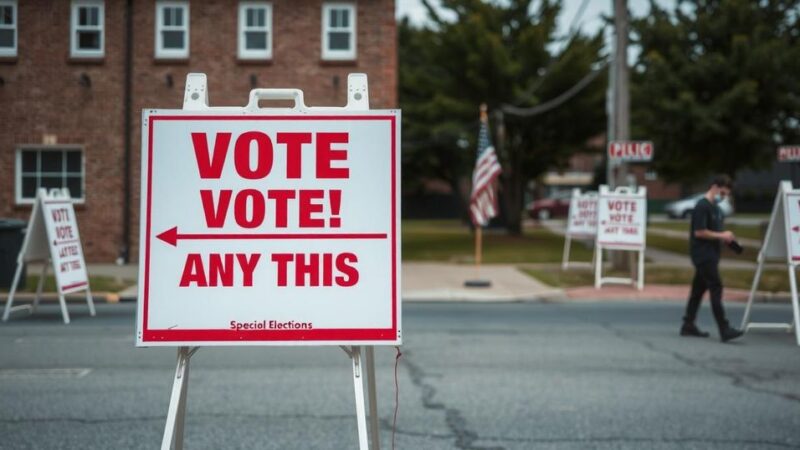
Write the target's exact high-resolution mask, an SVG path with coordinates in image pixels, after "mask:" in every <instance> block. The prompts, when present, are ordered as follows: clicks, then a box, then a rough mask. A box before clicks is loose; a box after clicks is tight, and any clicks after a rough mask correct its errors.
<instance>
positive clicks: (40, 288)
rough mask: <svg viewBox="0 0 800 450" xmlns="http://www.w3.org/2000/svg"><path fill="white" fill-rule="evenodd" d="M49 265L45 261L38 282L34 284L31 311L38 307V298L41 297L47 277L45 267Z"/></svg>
mask: <svg viewBox="0 0 800 450" xmlns="http://www.w3.org/2000/svg"><path fill="white" fill-rule="evenodd" d="M48 267H50V262H49V261H48V262H46V263H45V264H44V265H43V266H42V275H41V276H40V277H39V283H38V284H37V285H36V297H34V298H33V306H32V307H31V313H33V312H35V311H36V309H37V308H38V307H39V300H41V299H42V291H43V290H44V280H45V279H46V278H47V268H48Z"/></svg>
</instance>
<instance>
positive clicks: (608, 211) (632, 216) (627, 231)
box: [597, 186, 647, 250]
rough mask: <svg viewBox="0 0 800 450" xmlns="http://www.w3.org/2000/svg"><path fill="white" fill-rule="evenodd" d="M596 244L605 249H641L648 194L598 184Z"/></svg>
mask: <svg viewBox="0 0 800 450" xmlns="http://www.w3.org/2000/svg"><path fill="white" fill-rule="evenodd" d="M597 220H598V224H597V243H598V245H601V246H603V248H608V249H614V248H616V249H621V250H640V249H641V250H643V249H644V247H645V235H646V228H647V195H646V190H645V188H644V187H639V189H638V190H632V189H628V188H618V189H617V190H615V191H611V190H609V189H608V187H607V186H600V196H599V199H598V204H597Z"/></svg>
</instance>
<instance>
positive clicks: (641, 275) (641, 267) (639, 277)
mask: <svg viewBox="0 0 800 450" xmlns="http://www.w3.org/2000/svg"><path fill="white" fill-rule="evenodd" d="M638 269H639V274H638V275H637V277H636V282H637V283H638V286H637V287H638V288H639V290H640V291H641V290H642V289H644V250H640V251H639V267H638Z"/></svg>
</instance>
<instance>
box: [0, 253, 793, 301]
mask: <svg viewBox="0 0 800 450" xmlns="http://www.w3.org/2000/svg"><path fill="white" fill-rule="evenodd" d="M40 270H41V268H40V267H36V266H31V267H29V268H28V273H30V274H36V273H39V271H40ZM89 273H90V274H92V275H94V276H109V277H115V278H119V279H121V280H133V281H134V282H135V281H136V279H137V277H138V266H137V265H125V266H117V265H114V264H90V265H89ZM475 279H482V280H488V281H491V283H492V284H491V286H490V287H487V288H468V287H465V286H464V282H465V281H467V280H475ZM688 292H689V286H684V285H657V284H647V285H645V288H644V290H642V291H638V290H636V289H634V288H633V287H630V286H615V285H610V286H604V287H603V288H601V289H595V288H594V287H593V286H582V287H575V288H567V289H560V288H553V287H550V286H548V285H546V284H544V283H542V282H540V281H538V280H536V279H534V278H532V277H530V276H528V275H526V274H524V273H522V272H520V270H519V269H518V268H517V267H516V266H515V265H511V264H489V265H484V266H482V267H481V269H480V272H478V271H477V270H476V268H475V266H473V265H467V264H450V263H439V262H404V263H403V265H402V297H403V300H404V301H411V302H459V301H467V302H470V301H474V302H490V301H494V302H508V301H537V300H675V301H685V300H686V296H687V295H688ZM93 294H94V297H95V298H96V300H100V301H102V299H103V298H105V300H106V301H107V302H116V301H136V298H137V295H138V289H137V286H136V285H135V284H134V285H132V286H130V287H129V288H127V289H125V290H123V291H121V292H119V293H100V292H93ZM18 295H19V297H18V298H19V299H20V300H30V299H32V298H33V294H32V293H25V294H18ZM747 295H748V292H747V291H745V290H741V289H726V290H725V299H726V300H729V301H734V302H743V301H746V300H747ZM29 297H30V298H29ZM50 297H52V298H50ZM70 297H71V299H72V300H73V301H84V297H83V294H82V293H79V294H76V295H73V296H70ZM98 297H99V298H98ZM5 298H6V295H5V294H0V299H1V300H5ZM756 298H757V301H762V302H781V301H787V300H788V293H774V294H773V293H763V292H759V293H758V294H757V297H756ZM56 299H57V298H56V297H55V295H53V294H46V295H45V298H44V300H56Z"/></svg>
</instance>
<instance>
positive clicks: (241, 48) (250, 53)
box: [238, 2, 272, 59]
mask: <svg viewBox="0 0 800 450" xmlns="http://www.w3.org/2000/svg"><path fill="white" fill-rule="evenodd" d="M251 8H256V9H263V10H264V11H265V17H264V19H265V23H264V26H263V27H248V26H247V10H248V9H251ZM252 31H260V32H264V33H267V48H266V49H264V50H252V49H248V48H247V47H246V44H247V40H246V39H245V33H246V32H252ZM238 42H239V45H238V57H239V59H271V58H272V3H269V2H239V38H238Z"/></svg>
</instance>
